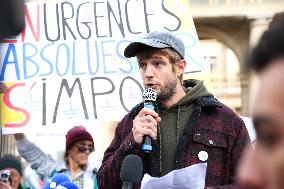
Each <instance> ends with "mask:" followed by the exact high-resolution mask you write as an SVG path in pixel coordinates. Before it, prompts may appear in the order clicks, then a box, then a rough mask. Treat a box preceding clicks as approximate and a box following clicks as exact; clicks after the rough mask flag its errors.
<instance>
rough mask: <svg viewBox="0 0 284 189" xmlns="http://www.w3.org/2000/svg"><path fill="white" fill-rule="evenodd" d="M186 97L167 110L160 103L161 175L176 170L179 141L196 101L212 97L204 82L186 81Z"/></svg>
mask: <svg viewBox="0 0 284 189" xmlns="http://www.w3.org/2000/svg"><path fill="white" fill-rule="evenodd" d="M184 90H185V92H186V95H185V96H184V97H183V98H182V99H180V100H179V101H178V102H177V103H176V104H173V105H172V106H170V107H168V108H166V107H165V106H163V105H162V104H160V103H159V102H158V103H157V105H158V114H159V116H160V117H161V122H160V124H159V126H158V135H159V137H158V138H159V139H160V144H161V146H160V150H161V151H160V152H161V168H162V169H161V171H162V173H161V175H162V176H163V175H166V174H167V173H169V172H170V171H172V170H173V169H174V159H175V154H176V147H177V144H178V140H179V138H180V136H181V134H182V132H183V130H184V127H185V124H186V122H187V121H188V118H189V117H190V115H191V114H192V111H193V108H194V105H195V100H196V99H197V98H199V97H204V96H212V94H211V93H209V92H208V91H207V89H206V87H205V86H204V85H203V82H202V81H198V80H186V81H184Z"/></svg>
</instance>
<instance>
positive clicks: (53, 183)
mask: <svg viewBox="0 0 284 189" xmlns="http://www.w3.org/2000/svg"><path fill="white" fill-rule="evenodd" d="M66 181H68V182H70V179H69V178H68V177H67V176H66V175H64V174H63V173H58V174H56V175H54V176H53V177H51V178H50V179H48V180H47V181H46V183H45V185H44V186H43V188H42V189H54V188H56V187H57V186H58V185H59V184H61V183H63V182H66Z"/></svg>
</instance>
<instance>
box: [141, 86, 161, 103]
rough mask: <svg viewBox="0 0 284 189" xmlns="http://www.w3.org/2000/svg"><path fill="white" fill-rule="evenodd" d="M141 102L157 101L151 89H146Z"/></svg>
mask: <svg viewBox="0 0 284 189" xmlns="http://www.w3.org/2000/svg"><path fill="white" fill-rule="evenodd" d="M142 97H143V100H144V101H156V99H157V92H156V91H155V90H154V89H152V88H147V89H146V90H145V91H144V92H143V96H142Z"/></svg>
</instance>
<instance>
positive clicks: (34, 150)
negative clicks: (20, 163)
mask: <svg viewBox="0 0 284 189" xmlns="http://www.w3.org/2000/svg"><path fill="white" fill-rule="evenodd" d="M14 136H15V139H16V146H17V149H18V151H19V154H20V155H21V156H22V157H24V158H25V160H26V161H27V162H28V163H29V164H30V166H31V168H33V169H35V170H36V172H37V173H38V174H39V175H40V176H42V177H43V178H44V180H47V179H49V178H50V177H52V176H54V175H55V174H57V173H64V174H65V175H67V176H68V177H69V178H70V180H71V181H72V182H73V183H75V184H76V185H77V186H78V187H79V188H80V189H97V180H96V169H94V168H93V167H91V166H90V165H89V164H88V158H89V155H90V153H91V152H93V151H94V150H95V148H94V141H93V137H92V136H91V134H90V133H89V132H88V131H87V130H86V129H85V127H83V126H75V127H73V128H71V129H70V130H69V131H68V132H67V134H66V150H65V154H64V161H59V162H57V161H55V160H54V159H53V158H52V157H51V156H50V155H47V154H45V153H44V152H43V151H42V150H41V149H40V148H39V147H37V146H36V145H35V144H34V143H32V142H30V141H29V140H28V139H27V138H26V137H25V135H24V134H22V133H21V134H14Z"/></svg>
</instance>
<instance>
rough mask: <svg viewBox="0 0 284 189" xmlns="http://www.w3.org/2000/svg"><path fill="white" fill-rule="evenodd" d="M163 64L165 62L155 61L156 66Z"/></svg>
mask: <svg viewBox="0 0 284 189" xmlns="http://www.w3.org/2000/svg"><path fill="white" fill-rule="evenodd" d="M162 64H163V63H162V62H160V61H157V62H155V63H154V65H155V67H159V66H161V65H162Z"/></svg>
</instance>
